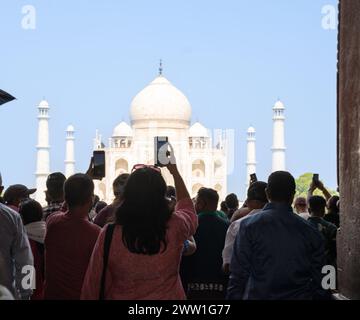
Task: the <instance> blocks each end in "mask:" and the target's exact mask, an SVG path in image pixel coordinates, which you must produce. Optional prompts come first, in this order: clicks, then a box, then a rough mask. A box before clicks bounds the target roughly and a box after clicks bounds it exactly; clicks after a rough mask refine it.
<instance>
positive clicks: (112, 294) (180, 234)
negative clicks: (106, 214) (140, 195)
mask: <svg viewBox="0 0 360 320" xmlns="http://www.w3.org/2000/svg"><path fill="white" fill-rule="evenodd" d="M197 225H198V220H197V215H196V213H195V209H194V205H193V203H192V201H191V199H190V198H187V199H183V200H181V201H179V202H178V203H177V205H176V208H175V212H174V214H173V215H172V217H171V218H170V220H169V222H168V229H167V249H166V251H164V252H160V253H159V254H156V255H153V256H148V255H142V254H134V253H131V252H130V251H129V250H128V249H127V248H126V247H125V246H124V244H123V241H122V229H121V226H119V225H117V226H116V227H115V230H114V234H113V239H112V242H111V247H110V254H109V262H108V268H107V273H106V284H105V299H108V300H184V299H186V296H185V293H184V289H183V287H182V284H181V280H180V276H179V266H180V260H181V256H182V250H183V244H184V241H185V240H186V239H188V238H189V237H190V236H192V235H193V234H194V233H195V231H196V228H197ZM105 231H106V228H104V229H103V230H102V232H101V233H100V236H99V238H98V240H97V242H96V245H95V248H94V251H93V254H92V257H91V260H90V263H89V267H88V270H87V273H86V276H85V279H84V283H83V288H82V294H81V299H83V300H97V299H98V298H99V291H100V282H101V273H102V268H103V248H104V239H105Z"/></svg>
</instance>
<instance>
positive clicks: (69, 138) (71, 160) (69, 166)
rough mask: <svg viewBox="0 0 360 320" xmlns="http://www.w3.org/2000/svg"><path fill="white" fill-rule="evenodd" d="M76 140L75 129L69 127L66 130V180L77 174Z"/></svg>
mask: <svg viewBox="0 0 360 320" xmlns="http://www.w3.org/2000/svg"><path fill="white" fill-rule="evenodd" d="M74 149H75V138H74V127H73V126H72V125H69V126H68V127H67V129H66V155H65V176H66V178H68V177H70V176H72V175H73V174H74V173H75V152H74Z"/></svg>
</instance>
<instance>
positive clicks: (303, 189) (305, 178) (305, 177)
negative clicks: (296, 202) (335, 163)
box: [295, 172, 338, 198]
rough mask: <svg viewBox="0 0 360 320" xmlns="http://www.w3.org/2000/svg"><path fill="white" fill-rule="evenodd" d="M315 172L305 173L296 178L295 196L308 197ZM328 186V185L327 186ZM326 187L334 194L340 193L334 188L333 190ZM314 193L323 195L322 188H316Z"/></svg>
mask: <svg viewBox="0 0 360 320" xmlns="http://www.w3.org/2000/svg"><path fill="white" fill-rule="evenodd" d="M312 178H313V174H312V173H309V172H307V173H304V174H302V175H301V176H300V177H299V178H297V179H296V180H295V182H296V194H295V197H305V198H306V197H307V192H308V190H309V187H310V184H311V182H312ZM325 187H326V186H325ZM326 189H327V190H328V191H329V192H330V194H332V195H337V194H338V193H337V192H336V191H334V190H331V189H329V188H327V187H326ZM314 195H319V196H322V195H323V194H322V192H321V191H320V190H318V189H317V190H316V191H315V192H314Z"/></svg>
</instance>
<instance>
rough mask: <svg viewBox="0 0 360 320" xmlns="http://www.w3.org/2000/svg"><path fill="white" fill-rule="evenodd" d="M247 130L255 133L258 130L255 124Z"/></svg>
mask: <svg viewBox="0 0 360 320" xmlns="http://www.w3.org/2000/svg"><path fill="white" fill-rule="evenodd" d="M247 132H248V133H255V132H256V131H255V128H254V127H253V126H250V127H249V129H248V131H247Z"/></svg>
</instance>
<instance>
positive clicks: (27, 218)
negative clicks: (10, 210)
mask: <svg viewBox="0 0 360 320" xmlns="http://www.w3.org/2000/svg"><path fill="white" fill-rule="evenodd" d="M19 214H20V216H21V218H22V221H23V223H24V225H27V224H29V223H32V222H37V221H41V220H42V218H43V209H42V207H41V205H40V203H39V202H37V201H35V200H32V199H28V200H24V201H23V202H21V203H20V206H19Z"/></svg>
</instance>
